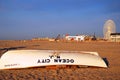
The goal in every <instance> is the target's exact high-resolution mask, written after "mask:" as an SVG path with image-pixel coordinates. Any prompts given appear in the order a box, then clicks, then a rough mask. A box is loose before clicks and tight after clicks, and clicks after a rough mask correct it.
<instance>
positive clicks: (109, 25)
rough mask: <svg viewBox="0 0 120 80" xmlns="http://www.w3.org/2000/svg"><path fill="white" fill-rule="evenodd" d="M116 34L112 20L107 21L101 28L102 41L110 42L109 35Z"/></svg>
mask: <svg viewBox="0 0 120 80" xmlns="http://www.w3.org/2000/svg"><path fill="white" fill-rule="evenodd" d="M115 32H116V27H115V23H114V21H113V20H107V21H106V22H105V24H104V27H103V34H104V39H106V40H110V34H111V33H115Z"/></svg>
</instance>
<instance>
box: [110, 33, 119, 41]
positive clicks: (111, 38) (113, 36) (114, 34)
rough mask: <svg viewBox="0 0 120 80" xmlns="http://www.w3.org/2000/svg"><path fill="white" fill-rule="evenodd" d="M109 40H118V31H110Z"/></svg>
mask: <svg viewBox="0 0 120 80" xmlns="http://www.w3.org/2000/svg"><path fill="white" fill-rule="evenodd" d="M110 41H111V42H120V33H111V34H110Z"/></svg>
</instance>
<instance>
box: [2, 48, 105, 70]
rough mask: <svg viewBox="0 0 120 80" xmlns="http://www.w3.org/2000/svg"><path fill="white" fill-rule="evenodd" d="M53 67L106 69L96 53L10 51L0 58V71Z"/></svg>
mask: <svg viewBox="0 0 120 80" xmlns="http://www.w3.org/2000/svg"><path fill="white" fill-rule="evenodd" d="M53 65H77V66H93V67H107V65H106V63H105V62H104V60H103V59H102V58H101V57H100V56H99V54H98V53H97V52H85V51H53V50H10V51H7V52H5V53H4V54H3V55H2V56H1V57H0V69H16V68H29V67H42V66H53Z"/></svg>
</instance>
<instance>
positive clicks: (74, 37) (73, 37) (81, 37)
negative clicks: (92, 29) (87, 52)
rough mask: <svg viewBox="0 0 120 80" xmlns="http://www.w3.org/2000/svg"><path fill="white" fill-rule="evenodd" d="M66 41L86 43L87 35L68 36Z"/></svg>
mask: <svg viewBox="0 0 120 80" xmlns="http://www.w3.org/2000/svg"><path fill="white" fill-rule="evenodd" d="M65 39H66V40H71V41H72V40H74V41H84V40H85V35H78V36H66V37H65Z"/></svg>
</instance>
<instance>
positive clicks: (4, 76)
mask: <svg viewBox="0 0 120 80" xmlns="http://www.w3.org/2000/svg"><path fill="white" fill-rule="evenodd" d="M6 48H9V49H38V50H41V49H42V50H44V49H48V50H49V49H50V50H72V51H96V52H98V53H99V55H100V56H101V57H102V58H106V59H107V60H108V62H109V67H108V68H91V67H88V68H71V69H67V68H66V69H46V68H29V69H16V70H15V69H14V70H0V80H26V79H27V80H120V43H113V42H96V41H95V42H66V41H64V42H49V41H30V40H27V41H12V40H11V41H0V49H2V50H1V51H0V55H2V52H4V51H5V50H4V49H6Z"/></svg>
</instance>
